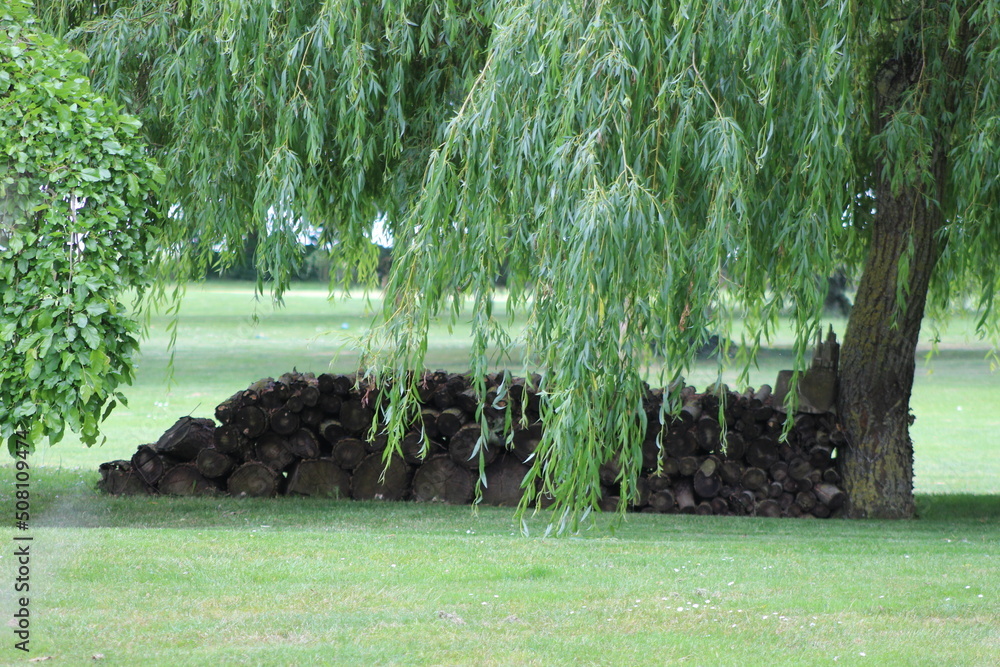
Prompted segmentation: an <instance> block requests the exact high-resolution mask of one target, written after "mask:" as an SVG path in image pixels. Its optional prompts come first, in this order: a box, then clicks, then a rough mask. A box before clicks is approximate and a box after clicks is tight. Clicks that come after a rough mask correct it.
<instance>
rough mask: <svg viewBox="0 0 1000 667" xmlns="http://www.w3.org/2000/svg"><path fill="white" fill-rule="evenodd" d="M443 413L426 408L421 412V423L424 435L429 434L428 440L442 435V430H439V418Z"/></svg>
mask: <svg viewBox="0 0 1000 667" xmlns="http://www.w3.org/2000/svg"><path fill="white" fill-rule="evenodd" d="M440 416H441V413H440V412H438V411H437V410H435V409H434V408H424V409H423V410H421V411H420V422H421V423H422V424H423V427H424V433H426V434H427V437H428V438H437V437H438V436H440V435H441V429H440V428H438V418H439V417H440Z"/></svg>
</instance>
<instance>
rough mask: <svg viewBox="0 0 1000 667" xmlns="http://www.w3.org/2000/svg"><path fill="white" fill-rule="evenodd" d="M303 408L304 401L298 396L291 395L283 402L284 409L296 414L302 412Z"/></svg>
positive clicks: (304, 405)
mask: <svg viewBox="0 0 1000 667" xmlns="http://www.w3.org/2000/svg"><path fill="white" fill-rule="evenodd" d="M305 407H306V404H305V401H303V400H302V396H301V395H299V394H295V393H293V394H292V395H291V396H289V397H288V400H287V401H285V409H286V410H288V411H290V412H294V413H296V414H298V413H299V412H302V411H303V410H304V409H305Z"/></svg>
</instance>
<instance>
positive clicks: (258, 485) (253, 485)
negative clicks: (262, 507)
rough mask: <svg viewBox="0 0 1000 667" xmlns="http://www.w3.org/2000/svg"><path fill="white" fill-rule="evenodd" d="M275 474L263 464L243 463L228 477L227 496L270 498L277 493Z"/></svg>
mask: <svg viewBox="0 0 1000 667" xmlns="http://www.w3.org/2000/svg"><path fill="white" fill-rule="evenodd" d="M280 478H281V475H279V474H278V473H277V472H275V471H274V470H272V469H271V468H268V467H267V466H266V465H264V464H263V463H258V462H256V461H251V462H250V463H244V464H243V465H241V466H240V467H239V468H237V469H236V470H235V471H234V472H233V474H232V475H230V476H229V482H228V490H229V495H231V496H236V497H249V498H270V497H272V496H274V495H277V493H278V481H279V479H280Z"/></svg>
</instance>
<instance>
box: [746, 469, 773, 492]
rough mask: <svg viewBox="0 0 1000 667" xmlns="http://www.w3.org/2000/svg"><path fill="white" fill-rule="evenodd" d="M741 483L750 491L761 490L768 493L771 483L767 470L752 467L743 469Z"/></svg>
mask: <svg viewBox="0 0 1000 667" xmlns="http://www.w3.org/2000/svg"><path fill="white" fill-rule="evenodd" d="M740 483H741V484H743V486H744V487H746V488H747V489H749V490H750V491H761V492H765V493H766V492H767V491H768V487H769V485H770V480H768V479H767V473H766V472H764V471H763V470H761V469H760V468H752V467H751V468H747V469H746V470H744V471H743V476H742V477H741V478H740Z"/></svg>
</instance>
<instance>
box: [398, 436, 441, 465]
mask: <svg viewBox="0 0 1000 667" xmlns="http://www.w3.org/2000/svg"><path fill="white" fill-rule="evenodd" d="M424 444H425V443H424V436H423V434H422V433H421V432H420V431H410V432H409V433H407V434H406V435H404V436H403V439H402V440H400V441H399V451H400V452H402V454H403V460H404V461H406V462H407V463H409V464H412V465H420V464H421V463H423V462H424V460H425V459H426V458H427V457H429V456H431V455H433V454H436V453H439V452H440V451H441V449H442V448H441V447H440V446H435V445H437V444H438V443H435V442H433V441H431V440H428V441H427V443H426V446H427V449H426V451H425V450H424Z"/></svg>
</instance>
